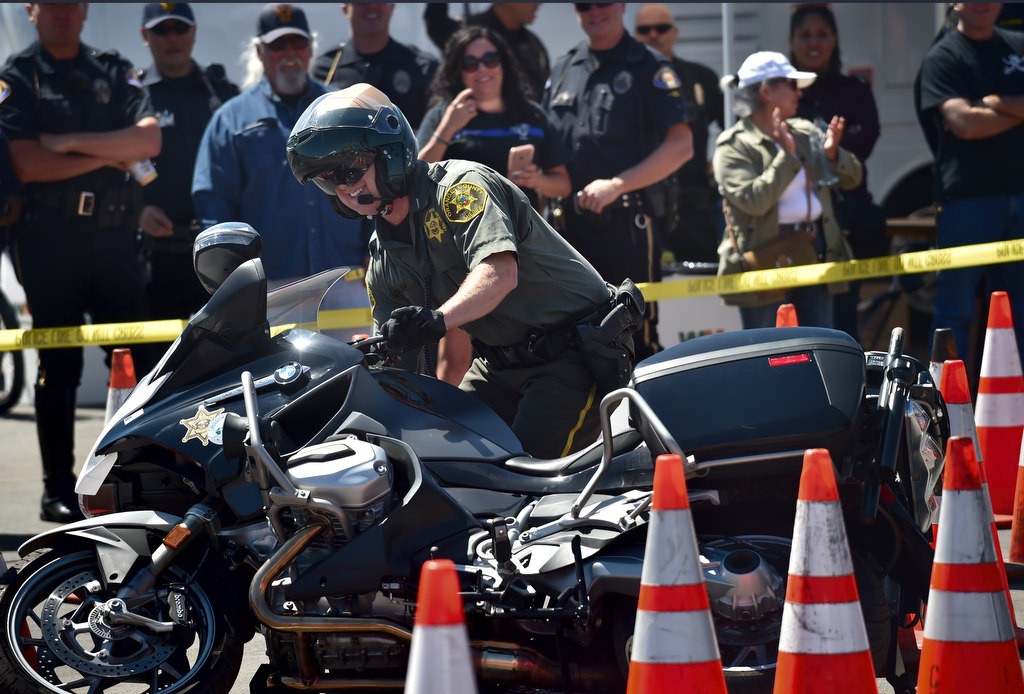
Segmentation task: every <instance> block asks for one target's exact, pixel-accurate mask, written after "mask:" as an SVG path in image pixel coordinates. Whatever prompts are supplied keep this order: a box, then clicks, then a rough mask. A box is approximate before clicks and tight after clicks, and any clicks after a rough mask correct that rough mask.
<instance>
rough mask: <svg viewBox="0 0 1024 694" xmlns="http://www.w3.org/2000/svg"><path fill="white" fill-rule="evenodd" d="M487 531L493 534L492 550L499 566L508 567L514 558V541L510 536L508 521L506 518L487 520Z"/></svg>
mask: <svg viewBox="0 0 1024 694" xmlns="http://www.w3.org/2000/svg"><path fill="white" fill-rule="evenodd" d="M487 532H488V534H489V535H490V536H491V551H492V552H493V553H494V559H495V561H497V562H498V566H500V567H503V568H504V567H507V566H508V564H509V563H510V562H511V560H512V541H511V540H510V539H509V537H508V523H507V522H506V520H505V519H504V518H492V519H491V520H489V521H487Z"/></svg>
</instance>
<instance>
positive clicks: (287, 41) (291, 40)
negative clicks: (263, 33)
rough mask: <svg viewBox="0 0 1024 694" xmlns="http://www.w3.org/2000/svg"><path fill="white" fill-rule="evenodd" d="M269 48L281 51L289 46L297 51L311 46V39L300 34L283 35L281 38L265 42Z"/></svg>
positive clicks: (277, 51)
mask: <svg viewBox="0 0 1024 694" xmlns="http://www.w3.org/2000/svg"><path fill="white" fill-rule="evenodd" d="M264 45H265V46H266V47H267V48H269V49H270V50H272V51H274V52H275V53H280V52H281V51H283V50H286V49H288V48H291V49H294V50H296V51H304V50H306V49H307V48H309V39H307V38H306V37H305V36H299V35H298V34H292V35H290V36H282V37H281V38H279V39H276V40H274V41H271V42H270V43H267V44H264Z"/></svg>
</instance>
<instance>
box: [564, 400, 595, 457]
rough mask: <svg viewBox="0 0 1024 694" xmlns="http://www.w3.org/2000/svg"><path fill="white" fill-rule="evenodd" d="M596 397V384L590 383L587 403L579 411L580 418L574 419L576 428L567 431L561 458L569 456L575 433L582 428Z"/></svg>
mask: <svg viewBox="0 0 1024 694" xmlns="http://www.w3.org/2000/svg"><path fill="white" fill-rule="evenodd" d="M596 397H597V384H596V383H592V384H591V385H590V393H589V394H588V395H587V402H586V404H585V405H583V409H582V410H580V416H579V417H578V418H577V419H576V426H574V427H573V428H572V429H570V430H569V438H568V439H567V440H566V442H565V448H563V449H562V455H561V457H565V456H567V455H569V451H570V450H571V449H572V441H573V439H574V438H576V432H578V431H579V430H580V427H582V426H583V420H584V419H586V417H587V413H588V412H590V410H591V408H593V406H594V398H596Z"/></svg>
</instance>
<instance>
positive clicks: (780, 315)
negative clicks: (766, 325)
mask: <svg viewBox="0 0 1024 694" xmlns="http://www.w3.org/2000/svg"><path fill="white" fill-rule="evenodd" d="M799 325H800V323H798V322H797V319H796V306H794V305H793V304H782V305H781V306H779V310H778V311H776V312H775V327H776V328H796V327H798V326H799Z"/></svg>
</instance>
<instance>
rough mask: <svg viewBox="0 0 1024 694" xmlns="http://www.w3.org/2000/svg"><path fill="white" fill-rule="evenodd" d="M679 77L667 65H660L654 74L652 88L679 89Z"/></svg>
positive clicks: (680, 83) (680, 84)
mask: <svg viewBox="0 0 1024 694" xmlns="http://www.w3.org/2000/svg"><path fill="white" fill-rule="evenodd" d="M682 84H683V83H682V82H681V81H680V80H679V75H677V74H676V71H675V70H673V69H672V68H670V67H669V66H668V65H662V66H661V67H660V68H659V69H658V71H657V72H655V73H654V86H655V87H657V88H658V89H679V87H681V86H682Z"/></svg>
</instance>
